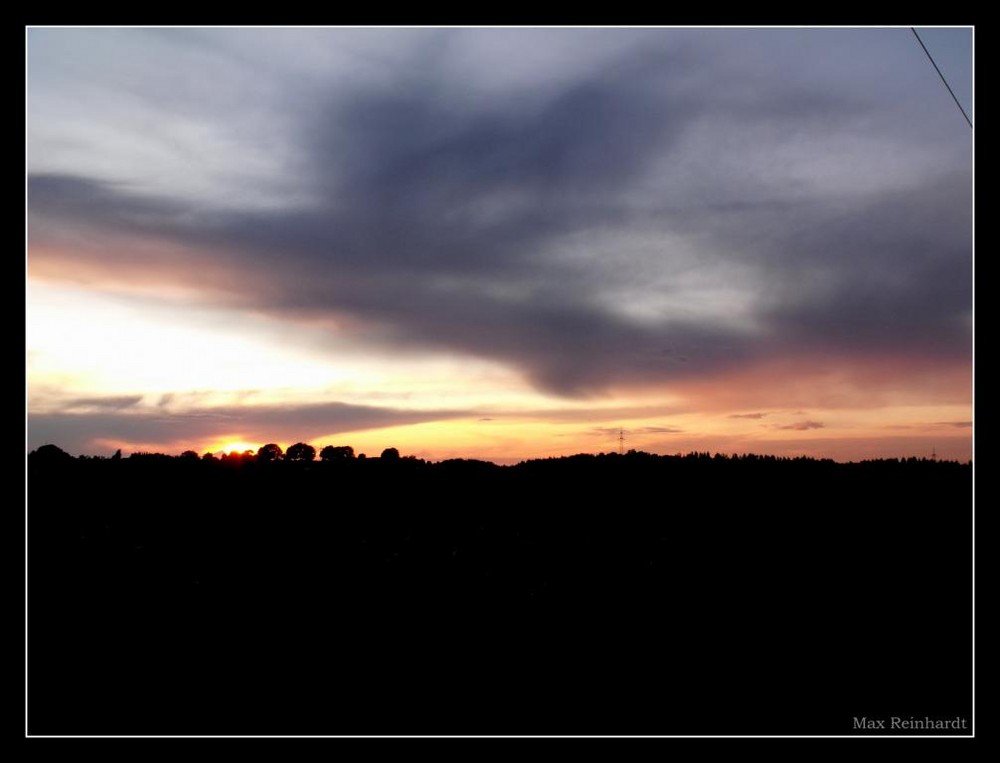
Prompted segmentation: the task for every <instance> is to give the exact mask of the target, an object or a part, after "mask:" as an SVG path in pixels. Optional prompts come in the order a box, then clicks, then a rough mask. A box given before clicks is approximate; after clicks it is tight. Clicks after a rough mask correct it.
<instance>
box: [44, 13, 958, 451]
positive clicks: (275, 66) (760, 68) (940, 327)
mask: <svg viewBox="0 0 1000 763" xmlns="http://www.w3.org/2000/svg"><path fill="white" fill-rule="evenodd" d="M939 34H941V35H943V36H941V37H939V38H936V41H937V42H938V44H939V46H940V48H939V49H940V50H942V55H943V56H946V54H947V53H948V52H949V51H952V52H954V51H958V54H959V57H958V59H956V60H960V54H961V51H962V50H963V49H964V48H963V46H968V40H969V37H970V32H969V30H941V31H940V32H939ZM963 35H964V36H963ZM28 66H29V69H28V73H29V76H28V117H29V122H28V150H29V166H28V172H29V174H28V236H29V279H30V281H32V282H34V283H37V284H40V285H41V287H42V288H46V287H54V288H64V289H75V290H77V291H78V292H80V293H82V294H86V295H89V297H90V298H94V297H95V295H102V294H103V295H109V296H108V298H109V299H121V298H132V299H136V298H141V299H142V300H143V301H144V304H145V306H146V309H147V310H148V312H149V314H152V313H158V314H159V315H160V316H161V319H162V322H163V323H164V324H171V323H172V318H171V315H172V314H176V315H177V316H178V317H177V321H178V322H182V321H183V318H182V317H181V315H182V313H184V312H185V311H186V310H201V311H206V312H205V315H206V320H213V318H212V315H213V312H212V311H218V315H220V316H222V315H227V316H230V317H231V316H246V317H247V325H248V327H249V325H250V324H251V323H253V322H256V324H260V325H261V326H264V328H263V329H262V331H263V334H267V336H268V337H270V338H269V339H268V340H267V341H271V342H277V343H278V344H281V343H283V342H284V341H285V340H284V339H277V338H275V337H276V335H277V334H281V336H282V337H287V336H288V335H290V334H292V335H294V339H293V340H291V342H292V343H293V344H296V345H297V346H298V347H299V348H300V349H301V351H302V352H303V353H306V354H308V355H310V356H311V357H315V358H317V359H322V362H330V360H331V359H338V362H339V361H340V360H341V359H344V360H343V362H345V363H347V362H348V361H347V360H346V359H351V360H350V363H354V364H355V365H356V366H358V367H360V366H364V365H365V363H368V362H371V363H376V364H377V363H387V364H390V365H392V366H393V368H394V369H395V371H394V374H395V377H394V378H395V379H396V380H397V381H396V383H395V385H393V384H389V385H387V389H388V388H390V387H391V388H392V390H395V391H396V392H399V390H400V389H401V388H402V387H405V386H406V385H405V377H406V375H407V371H406V368H407V364H409V363H423V362H425V361H427V359H446V360H448V359H450V360H452V361H455V362H457V363H461V362H465V361H467V362H468V363H469V364H471V366H470V367H474V368H476V369H481V368H484V367H488V368H490V369H496V373H498V374H500V375H501V376H502V375H503V374H508V375H509V376H510V378H511V379H514V380H516V381H513V382H505V383H504V384H500V383H499V382H496V383H495V384H494V386H493V387H489V386H488V385H487V386H484V387H483V390H484V392H483V400H482V401H479V402H478V403H477V402H475V401H473V402H472V404H471V405H469V404H468V403H469V401H467V400H462V401H461V402H459V403H456V404H455V405H454V406H452V405H449V404H447V403H446V402H445V401H446V400H447V397H448V392H447V389H442V388H441V385H440V384H438V385H437V386H436V387H435V394H434V395H433V396H425V397H423V398H420V399H411V400H410V401H409V402H408V404H407V405H406V406H404V407H403V408H397V407H396V404H395V403H393V407H392V408H391V409H386V410H387V411H390V412H392V411H398V410H402V411H403V412H404V413H405V412H406V410H410V409H411V408H412V409H414V410H417V409H419V410H423V411H438V412H441V414H442V415H441V417H440V420H441V421H446V420H448V418H450V417H451V415H450V414H448V412H447V409H451V408H454V409H455V410H456V411H459V410H460V411H462V412H463V415H469V416H472V415H474V414H475V413H476V410H480V409H482V408H483V407H484V405H485V406H486V407H489V406H488V405H487V404H486V402H483V401H489V400H491V399H493V398H491V397H490V395H491V394H492V393H491V392H490V391H489V390H491V389H494V388H496V389H499V388H505V389H508V390H509V389H511V388H512V387H513V386H517V387H518V389H519V390H520V393H519V394H522V397H523V403H524V404H525V405H529V406H530V405H531V404H532V401H536V400H537V401H543V400H547V401H549V404H550V407H556V403H559V404H560V405H561V404H562V403H563V402H564V403H565V404H568V405H570V404H571V405H577V404H579V403H580V402H581V401H591V402H593V403H594V404H595V405H596V404H599V405H611V404H617V405H630V404H633V403H635V402H636V401H639V400H640V399H642V400H647V401H648V400H649V399H651V398H656V399H660V400H667V399H670V400H674V398H677V397H680V398H683V399H685V400H687V401H688V403H689V405H691V406H695V405H700V406H701V407H702V408H704V409H713V410H716V411H718V412H719V415H720V417H721V419H724V420H728V421H729V423H730V424H731V425H732V426H756V427H761V426H763V425H764V423H765V422H766V423H768V424H770V423H771V419H770V418H768V419H765V420H764V421H763V422H762V421H757V420H756V419H754V418H752V417H750V416H749V415H748V414H745V413H744V411H746V410H755V409H757V408H763V407H767V406H771V405H774V403H773V402H768V401H766V400H764V397H766V395H764V396H763V397H755V396H754V395H752V394H748V395H746V396H745V399H738V400H732V401H731V403H732V406H733V407H732V409H731V410H724V406H723V404H722V403H721V402H718V396H717V397H716V403H712V401H710V400H708V398H709V397H711V396H710V395H708V393H707V392H705V390H710V389H713V388H716V387H719V386H720V385H722V386H725V385H727V384H731V383H735V382H733V381H732V380H735V379H739V378H744V379H745V378H749V377H753V378H755V379H757V380H758V382H759V381H760V380H761V379H762V378H764V377H768V378H771V379H772V381H771V382H769V383H764V382H761V384H762V385H763V386H761V389H762V390H765V389H766V387H767V386H768V384H770V385H771V386H772V387H773V386H774V384H775V383H777V384H778V386H789V385H790V386H792V387H794V386H795V384H796V382H797V379H799V378H806V377H808V376H809V372H808V369H822V370H823V372H824V373H826V374H827V376H829V374H830V373H834V371H835V370H836V369H840V372H841V375H842V376H843V377H844V378H843V379H842V380H841V381H842V382H843V384H844V385H848V386H849V385H851V384H854V386H855V387H857V386H860V383H859V382H858V381H857V380H858V379H862V378H867V379H871V378H872V377H877V378H878V379H879V384H877V385H875V389H874V390H873V394H874V393H878V391H879V390H882V391H883V392H885V394H887V395H890V396H896V397H898V396H899V395H904V396H905V393H906V391H907V389H909V386H910V385H912V384H916V385H917V387H918V388H919V389H920V390H922V394H924V398H923V400H924V403H925V404H926V405H928V406H961V405H965V406H968V390H967V381H968V378H969V373H968V367H969V365H970V362H971V326H972V196H971V188H972V158H971V156H972V155H971V134H970V132H971V131H969V130H968V127H967V125H965V124H964V121H963V120H962V118H961V115H960V114H958V112H957V110H956V109H955V108H954V104H953V103H951V102H950V97H949V96H948V95H947V93H946V92H945V91H944V90H943V88H942V87H941V83H940V81H939V80H938V79H937V74H936V73H935V72H934V71H933V69H932V68H931V67H930V66H929V64H928V62H927V61H926V59H925V58H924V54H923V52H922V51H921V50H920V48H919V47H918V46H916V45H915V41H914V40H913V39H912V35H910V34H909V32H908V30H905V29H868V30H839V29H820V30H809V29H771V30H753V29H714V30H695V29H632V30H629V29H442V30H434V29H369V30H363V29H362V30H358V29H351V30H348V29H318V30H311V29H213V30H199V29H132V30H129V29H115V30H101V29H79V30H74V29H32V30H30V31H29V36H28ZM962 74H965V75H966V77H967V75H968V74H969V72H965V73H962V72H959V75H962ZM958 80H959V81H960V82H962V83H964V81H965V77H962V76H959V77H958ZM28 307H29V310H28V313H29V345H28V350H29V383H30V382H32V381H34V382H35V383H34V385H33V387H34V389H36V390H39V392H38V394H37V395H34V396H29V411H30V410H32V407H34V409H39V410H41V409H44V410H43V411H41V412H40V413H39V414H38V415H43V414H44V416H46V417H51V416H58V415H60V412H59V411H60V410H61V411H62V412H63V413H62V415H66V416H70V415H73V409H72V407H71V406H69V407H67V404H68V402H71V401H72V400H73V399H80V398H89V397H94V396H95V395H99V394H101V392H102V391H103V390H102V389H95V388H93V387H86V385H82V386H81V385H79V384H76V383H75V382H73V381H72V380H71V381H66V373H64V375H63V376H64V378H63V381H58V380H55V377H54V376H51V377H43V376H39V375H36V376H38V378H36V379H34V380H33V379H32V376H31V374H32V366H31V364H32V354H31V353H32V350H33V345H32V334H33V312H32V302H31V296H30V289H29V306H28ZM39 315H40V312H39ZM44 320H45V317H44V316H41V317H39V318H38V320H37V321H36V324H38V323H40V322H43V321H44ZM256 324H255V325H256ZM282 327H284V328H282ZM248 330H249V328H248ZM35 333H36V334H38V333H40V332H39V331H37V330H36V332H35ZM263 334H261V336H263ZM96 340H97V341H99V338H96ZM34 349H37V348H34ZM366 367H367V366H366ZM782 367H788V368H792V367H794V368H795V369H797V370H796V371H795V372H794V373H795V374H797V376H792V377H788V378H785V377H782V376H781V375H780V374H779V372H778V371H776V370H774V369H779V368H782ZM768 369H771V370H772V371H773V372H772V371H768ZM63 371H64V372H67V369H65V368H64V369H63ZM194 373H195V371H194V369H192V374H194ZM414 373H415V376H414V378H416V376H417V375H419V374H416V372H414ZM421 373H422V374H423V373H424V372H421ZM429 373H430V372H427V374H424V376H427V375H428V374H429ZM477 373H479V372H478V371H477ZM491 373H492V371H491ZM917 375H919V376H920V378H919V379H916V378H915V376H917ZM458 376H459V377H460V376H461V374H458ZM383 378H384V377H383ZM421 378H423V377H421ZM428 378H430V377H429V376H428ZM452 378H454V382H455V385H456V387H460V388H464V389H466V390H468V389H472V388H473V387H474V386H475V383H473V382H468V383H467V381H466V380H465V379H461V378H457V377H452ZM935 379H939V380H943V381H941V382H940V384H937V385H935V384H934V383H933V382H934V380H935ZM775 380H778V381H775ZM198 384H199V382H197V381H194V380H193V381H192V384H191V388H194V387H195V386H197V385H198ZM250 384H251V385H252V382H250ZM288 386H295V382H294V380H290V382H289V385H288ZM319 386H324V385H318V386H317V388H319ZM55 387H59V389H60V395H61V398H60V399H62V401H63V403H62V408H59V406H56V408H58V410H54V409H53V407H52V405H51V404H50V403H51V399H50V398H52V396H51V394H49V393H51V391H52V389H53V388H55ZM325 387H326V388H327V389H329V384H326V385H325ZM414 388H415V389H417V388H419V384H416V382H415V387H414ZM931 388H933V389H934V392H928V391H927V390H928V389H931ZM152 391H154V390H152V389H121V390H117V389H116V390H110V389H109V390H106V392H107V394H108V396H109V397H111V398H114V397H115V396H118V397H122V396H126V397H127V396H128V395H140V396H142V395H146V394H148V393H150V392H152ZM155 391H157V392H160V393H167V392H171V391H177V392H184V391H187V390H184V389H175V388H171V389H170V390H168V389H166V387H165V386H164V388H163V389H159V390H155ZM368 391H369V392H377V391H378V385H372V387H371V388H370V389H369V390H368ZM29 392H31V387H29ZM43 393H44V394H43ZM726 394H730V393H728V392H727V393H726ZM914 394H916V393H914ZM797 396H798V397H802V395H801V394H799V395H797ZM57 397H59V396H57ZM911 397H913V395H911ZM43 398H45V399H44V400H43ZM418 398H419V395H418ZM52 399H54V398H52ZM758 399H760V400H761V401H762V402H761V403H759V404H758V403H757V402H756V401H757V400H758ZM894 399H895V397H894ZM45 400H48V401H49V402H48V403H46V402H45ZM560 401H562V402H560ZM43 403H44V404H43ZM358 403H359V401H358V400H347V402H344V398H342V397H341V398H340V399H331V398H329V397H323V398H322V399H312V400H306V401H303V400H299V401H298V402H297V405H299V406H300V407H301V406H306V407H307V408H308V406H324V405H330V404H343V405H354V406H357V405H358ZM274 404H275V403H274V401H271V402H270V403H269V405H274ZM806 404H809V405H811V407H810V410H809V414H808V415H804V414H803V415H799V416H798V417H797V418H794V420H793V419H791V418H790V419H789V420H788V421H787V422H786V421H781V422H778V423H775V424H774V425H773V426H772V427H771V430H769V431H771V432H772V433H775V432H776V430H777V429H778V428H781V429H784V430H788V431H792V432H796V433H798V434H799V435H801V434H802V432H803V431H806V430H812V429H821V428H822V430H823V431H822V433H821V434H823V435H824V436H825V437H829V436H831V435H833V434H834V430H833V429H832V428H831V425H830V424H829V423H828V422H826V421H821V420H820V419H818V418H816V417H817V416H819V415H821V412H818V410H817V409H822V408H823V407H824V406H829V401H828V400H827V401H826V402H824V401H823V400H820V399H817V400H816V401H815V402H814V403H809V401H808V399H807V400H806ZM909 404H913V401H912V400H910V401H909ZM794 405H796V406H799V407H803V404H802V403H801V402H797V403H795V404H794ZM851 405H852V406H853V407H857V408H863V407H865V405H864V403H863V402H862V401H861V400H860V398H858V399H855V400H853V402H852V403H851ZM124 408H126V409H127V408H128V406H124ZM323 410H326V411H328V410H331V409H323ZM344 410H346V409H344ZM118 412H119V413H120V412H121V411H118ZM480 412H481V410H480ZM125 413H128V411H127V410H126V411H125ZM230 413H231V411H230ZM455 415H457V414H455ZM762 415H763V414H762ZM947 416H948V417H954V415H953V414H952V413H951V412H949V413H948V414H947ZM321 418H322V417H321ZM370 418H371V417H368V418H365V417H364V416H362V417H360V418H358V421H364V422H369V419H370ZM417 418H418V419H420V420H423V419H425V418H427V417H424V416H418V417H417ZM932 418H933V417H932ZM960 418H961V419H965V418H968V416H967V415H965V416H960ZM377 419H378V417H375V419H371V421H376V420H377ZM389 419H392V416H389V417H388V418H387V419H386V420H389ZM392 420H393V421H397V420H398V422H399V423H402V422H403V421H405V420H406V417H405V415H404V416H403V417H402V418H399V417H398V416H397V417H396V418H395V419H392ZM928 420H930V419H928ZM38 421H39V427H40V428H41V429H43V430H45V431H46V432H49V431H51V432H53V436H56V433H58V431H59V426H58V424H57V423H55V424H54V423H53V420H52V419H51V418H45V419H38ZM72 421H73V422H74V426H75V425H76V423H77V422H79V419H78V418H75V419H72ZM338 421H339V420H338ZM595 421H597V419H595ZM598 423H602V422H598ZM897 423H898V422H897ZM175 424H176V420H175ZM373 425H374V424H373ZM338 426H339V424H338ZM641 428H642V427H636V429H637V430H638V429H641ZM645 428H646V429H648V430H650V431H649V432H647V434H648V435H649V436H652V435H653V434H654V433H657V434H664V433H665V432H654V430H665V431H673V430H674V429H675V426H674V425H673V423H672V422H663V421H658V422H654V423H650V424H648V425H646V427H645ZM168 429H169V427H168ZM30 430H31V419H30V418H29V440H30V439H31V437H30V436H31V431H30ZM143 431H144V432H146V430H145V429H144V430H143ZM269 431H270V430H269ZM320 431H322V430H320ZM328 431H334V430H328ZM147 434H149V437H147V438H146V439H144V440H143V441H142V442H145V443H149V442H153V443H155V442H157V439H156V436H155V434H154V433H153V432H147ZM965 434H966V435H967V432H966V433H965ZM74 436H76V435H74ZM80 436H81V437H82V436H83V435H82V434H81V435H80ZM93 436H94V437H97V436H100V435H99V434H98V433H97V432H94V433H93ZM207 436H208V435H207V434H206V437H207ZM82 441H83V440H81V442H82ZM161 441H163V442H174V441H175V440H173V439H166V438H162V439H161Z"/></svg>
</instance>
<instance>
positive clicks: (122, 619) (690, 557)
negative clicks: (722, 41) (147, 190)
mask: <svg viewBox="0 0 1000 763" xmlns="http://www.w3.org/2000/svg"><path fill="white" fill-rule="evenodd" d="M48 455H51V454H48ZM28 481H29V485H28V487H29V501H28V519H29V733H31V734H120V733H121V734H124V733H129V734H134V733H141V734H702V733H709V734H772V733H776V734H788V733H794V734H851V733H893V732H892V730H891V718H892V717H894V716H895V717H898V718H901V719H903V720H909V719H910V717H911V716H912V717H915V718H917V719H919V720H923V719H925V718H927V717H929V718H931V719H944V720H947V719H955V718H956V717H958V718H965V719H967V721H968V724H969V725H971V638H972V636H971V575H972V563H971V547H972V540H971V517H972V510H971V503H972V500H971V466H969V465H959V464H956V463H936V462H929V461H919V462H918V461H911V462H905V463H901V462H895V461H883V462H875V463H866V464H851V465H839V464H834V463H832V462H818V461H809V460H796V461H787V460H786V461H782V460H775V459H761V458H744V459H720V458H715V459H712V458H708V457H707V456H689V457H685V458H680V457H656V456H647V455H645V454H638V453H633V454H629V455H625V456H600V457H593V456H580V457H574V458H570V459H561V460H553V461H536V462H529V463H526V464H522V465H520V466H517V467H506V468H500V467H495V466H492V465H489V464H482V463H475V462H446V463H442V464H425V463H423V462H420V461H414V460H408V459H402V460H398V461H391V462H390V461H380V460H379V459H368V460H364V461H361V460H347V461H344V462H342V463H310V464H304V463H290V462H277V463H254V462H251V461H247V462H245V463H243V464H237V463H221V462H204V461H198V460H182V459H166V458H155V457H145V458H132V459H124V460H116V461H113V460H77V459H68V458H67V459H63V458H58V457H50V458H37V457H35V456H32V457H31V458H29V477H28ZM862 717H864V718H866V719H868V720H869V721H870V720H871V719H885V726H886V731H884V732H879V731H858V730H857V729H856V728H855V720H854V719H855V718H862ZM970 730H971V729H970V728H968V727H967V728H966V729H965V730H964V731H962V730H950V731H938V732H931V733H965V734H967V733H969V732H970ZM895 733H899V731H898V730H897V731H896V732H895ZM909 733H914V732H913V731H910V732H909ZM915 733H928V732H921V731H917V732H915Z"/></svg>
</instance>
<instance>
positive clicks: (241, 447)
mask: <svg viewBox="0 0 1000 763" xmlns="http://www.w3.org/2000/svg"><path fill="white" fill-rule="evenodd" d="M259 447H260V446H259V445H254V444H253V443H249V442H243V441H242V440H232V441H230V442H227V443H225V444H224V445H220V446H219V447H217V448H209V451H210V452H212V453H217V452H219V451H220V450H221V451H222V452H223V453H243V452H244V451H247V450H250V451H253V452H254V453H256V452H257V449H258V448H259Z"/></svg>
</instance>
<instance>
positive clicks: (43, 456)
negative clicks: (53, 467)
mask: <svg viewBox="0 0 1000 763" xmlns="http://www.w3.org/2000/svg"><path fill="white" fill-rule="evenodd" d="M28 460H29V461H36V462H38V463H45V464H58V463H64V462H66V461H72V460H73V456H71V455H70V454H69V453H67V452H66V451H65V450H63V449H62V448H60V447H59V446H58V445H43V446H42V447H40V448H39V449H38V450H33V451H31V453H29V454H28Z"/></svg>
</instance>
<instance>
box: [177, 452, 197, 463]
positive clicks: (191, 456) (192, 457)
mask: <svg viewBox="0 0 1000 763" xmlns="http://www.w3.org/2000/svg"><path fill="white" fill-rule="evenodd" d="M181 458H183V459H184V460H186V461H197V460H198V454H197V453H195V452H194V451H193V450H185V451H184V452H183V453H181Z"/></svg>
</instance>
